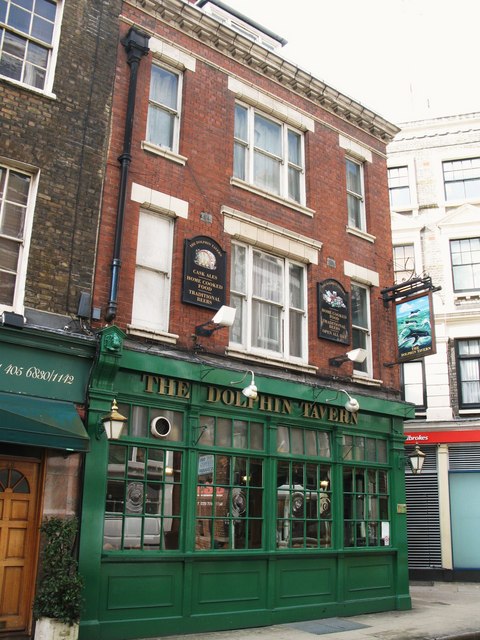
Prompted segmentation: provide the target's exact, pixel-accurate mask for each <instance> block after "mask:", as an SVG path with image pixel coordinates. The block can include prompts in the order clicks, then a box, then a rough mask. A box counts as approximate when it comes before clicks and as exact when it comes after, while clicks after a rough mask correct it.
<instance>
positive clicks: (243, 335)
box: [229, 242, 308, 364]
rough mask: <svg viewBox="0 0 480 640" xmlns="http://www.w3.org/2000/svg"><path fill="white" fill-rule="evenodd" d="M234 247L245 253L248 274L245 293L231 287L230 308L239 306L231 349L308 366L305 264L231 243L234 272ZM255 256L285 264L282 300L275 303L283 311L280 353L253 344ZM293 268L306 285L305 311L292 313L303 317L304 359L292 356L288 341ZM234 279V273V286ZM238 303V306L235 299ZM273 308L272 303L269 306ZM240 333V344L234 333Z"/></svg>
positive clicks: (303, 295) (304, 295) (232, 332)
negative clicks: (291, 269) (291, 270)
mask: <svg viewBox="0 0 480 640" xmlns="http://www.w3.org/2000/svg"><path fill="white" fill-rule="evenodd" d="M233 245H235V246H237V247H239V248H241V250H243V251H244V252H245V273H244V290H243V291H242V290H240V289H238V290H236V289H234V288H233V286H231V290H230V294H231V296H232V299H231V302H230V304H231V305H232V306H237V305H238V304H239V308H238V310H237V314H236V318H235V323H234V325H233V327H232V329H231V330H230V343H229V346H230V347H231V348H233V349H236V350H241V351H242V352H246V353H252V354H255V355H258V356H261V357H264V358H266V359H269V358H271V359H282V360H284V361H287V362H292V363H297V364H305V363H306V362H307V351H308V300H307V269H306V267H305V265H304V264H302V263H300V262H297V261H294V260H291V259H289V258H286V257H281V256H276V255H275V254H273V253H269V252H267V251H264V250H262V249H259V248H257V247H253V246H252V245H249V244H245V243H240V242H234V243H232V269H233V268H234V263H235V260H234V257H233V256H234V247H233ZM254 252H258V253H260V254H263V255H265V256H269V257H272V258H274V259H276V260H278V261H281V263H282V265H283V266H282V294H283V297H282V300H281V301H280V302H278V303H276V306H278V308H279V309H280V326H281V328H280V332H281V336H280V340H281V342H282V344H281V346H280V349H279V350H278V351H277V350H272V349H268V348H262V347H259V346H256V345H253V344H252V333H253V331H252V322H253V311H252V307H253V304H254V300H255V296H254V295H253V282H252V274H253V255H254ZM290 265H292V266H295V267H297V268H300V269H302V273H303V283H302V298H303V306H304V309H303V310H302V309H297V310H295V308H294V307H293V308H292V309H293V310H295V311H296V313H297V315H301V316H302V317H301V327H302V328H301V336H302V344H301V355H300V356H295V355H291V354H290V341H289V329H290V310H291V307H290V289H289V277H290ZM233 281H234V276H233V273H232V277H231V282H232V285H233ZM234 297H235V298H236V299H237V305H236V304H235V301H234V300H233V298H234ZM269 304H270V302H269ZM236 332H238V333H239V335H240V340H235V338H234V336H235V333H236Z"/></svg>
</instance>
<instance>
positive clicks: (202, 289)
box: [182, 236, 226, 310]
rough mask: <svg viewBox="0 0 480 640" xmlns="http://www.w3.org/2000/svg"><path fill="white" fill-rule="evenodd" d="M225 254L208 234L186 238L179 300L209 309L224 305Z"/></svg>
mask: <svg viewBox="0 0 480 640" xmlns="http://www.w3.org/2000/svg"><path fill="white" fill-rule="evenodd" d="M225 283H226V253H225V251H223V249H222V248H221V247H220V245H219V244H218V243H217V242H215V240H212V238H208V237H207V236H197V237H196V238H192V239H191V240H188V239H187V240H185V245H184V255H183V287H182V300H183V302H188V303H189V304H196V305H198V306H200V307H208V308H209V309H215V310H217V309H220V307H221V306H222V305H224V304H225V296H226V291H225Z"/></svg>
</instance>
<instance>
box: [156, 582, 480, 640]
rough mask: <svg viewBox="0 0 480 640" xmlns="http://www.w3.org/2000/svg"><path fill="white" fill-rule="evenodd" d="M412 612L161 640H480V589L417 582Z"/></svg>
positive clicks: (479, 586) (413, 588)
mask: <svg viewBox="0 0 480 640" xmlns="http://www.w3.org/2000/svg"><path fill="white" fill-rule="evenodd" d="M410 596H411V598H412V609H411V610H409V611H387V612H384V613H369V614H365V615H360V616H351V617H344V618H324V619H320V620H309V621H307V622H295V623H288V624H279V625H274V626H271V627H258V628H253V629H238V630H233V631H217V632H209V633H194V634H188V635H176V636H164V637H163V638H161V639H158V640H316V639H317V640H319V636H321V640H480V583H470V582H469V583H466V582H412V583H410Z"/></svg>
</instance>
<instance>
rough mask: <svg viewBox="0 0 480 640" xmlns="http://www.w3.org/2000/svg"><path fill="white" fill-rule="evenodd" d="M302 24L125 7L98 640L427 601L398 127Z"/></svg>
mask: <svg viewBox="0 0 480 640" xmlns="http://www.w3.org/2000/svg"><path fill="white" fill-rule="evenodd" d="M282 42H283V39H282V38H281V37H280V36H278V35H277V34H274V33H271V32H270V31H269V30H268V29H264V28H262V27H259V25H255V24H254V23H252V21H251V20H249V19H248V18H247V17H245V16H241V15H239V14H238V13H236V12H233V11H231V10H228V7H226V6H225V5H224V4H223V3H222V2H219V1H217V0H216V1H213V2H212V1H211V2H206V1H204V0H200V2H197V3H196V4H193V3H188V2H183V1H180V0H162V1H157V0H147V2H145V1H143V0H142V1H140V0H131V1H128V2H124V3H123V7H122V14H121V16H120V37H119V40H118V46H117V67H116V74H115V86H114V93H113V104H112V136H111V141H110V142H111V144H110V148H109V154H108V161H107V170H106V180H105V188H104V193H103V206H102V219H101V225H100V230H99V239H98V246H99V248H101V250H99V251H98V254H97V263H96V272H95V287H94V303H93V306H94V308H99V309H102V318H103V320H104V322H99V323H98V325H96V326H97V328H98V337H99V349H98V357H97V359H96V363H95V366H94V368H93V371H92V376H91V384H90V388H89V416H88V429H89V433H90V434H91V436H92V435H93V434H96V436H97V437H95V438H93V437H92V438H91V451H90V453H89V454H88V456H87V457H86V461H85V465H86V466H85V485H84V500H83V524H82V533H81V541H80V568H81V571H82V573H83V574H84V575H85V576H86V580H87V583H86V600H85V611H84V615H83V618H82V624H81V629H80V635H81V637H83V638H91V637H96V638H110V637H111V638H113V637H115V635H116V634H117V633H118V632H119V630H120V629H121V633H122V634H123V635H124V637H131V638H135V637H148V636H158V635H159V634H171V633H179V632H190V633H191V632H200V631H205V630H209V629H222V628H233V627H240V626H245V625H248V626H255V625H264V624H271V623H273V622H278V621H288V620H298V619H308V618H312V617H319V616H329V615H337V613H338V612H340V611H342V612H348V611H350V612H353V611H355V612H359V611H363V612H366V611H375V610H380V609H402V608H408V607H409V606H410V598H409V594H408V580H407V573H406V568H405V558H406V522H405V514H404V512H403V511H402V509H398V508H397V505H399V504H400V505H402V504H403V503H404V499H405V496H404V477H403V460H404V451H403V419H404V418H405V417H406V416H408V415H409V414H410V408H409V407H408V406H407V405H406V404H405V403H403V402H401V400H400V398H399V380H398V370H397V369H396V368H395V367H385V366H384V365H385V363H388V362H391V361H392V359H393V358H394V352H395V338H394V335H393V320H392V315H391V309H390V310H389V309H385V307H384V305H383V302H382V300H381V295H380V292H381V290H382V289H383V288H385V287H389V286H391V285H392V283H393V271H392V264H391V233H390V227H389V224H388V187H387V182H386V143H387V142H388V141H390V140H391V139H392V137H393V136H394V135H395V133H396V132H397V128H396V127H395V126H393V125H392V124H390V123H388V122H387V121H385V120H384V119H383V118H381V117H380V116H378V115H377V114H375V113H373V112H371V111H370V110H368V109H367V108H365V107H364V106H362V105H360V104H359V103H357V102H355V101H354V100H352V99H350V98H347V97H346V96H343V95H342V94H340V93H339V92H338V91H336V90H334V89H333V88H331V87H329V86H327V85H325V84H324V83H323V82H321V81H320V80H318V79H316V78H314V77H312V76H311V74H309V73H307V72H306V71H304V70H302V69H300V68H299V67H297V66H296V65H294V64H292V63H291V62H287V61H286V60H284V59H283V58H282V57H281V53H280V46H281V44H282ZM105 321H106V325H105ZM346 352H348V353H349V354H350V358H349V357H348V356H346V355H345V354H346ZM335 358H336V360H335ZM352 359H353V360H352ZM114 400H115V401H116V402H117V403H118V409H119V411H120V414H121V415H122V416H123V417H124V418H125V419H126V423H127V426H126V427H124V430H123V433H122V435H121V437H120V439H119V440H116V441H113V440H110V441H108V440H107V439H106V438H105V437H104V436H103V435H101V433H100V432H99V424H100V423H101V420H102V417H103V416H105V415H106V414H107V412H108V411H109V410H110V408H111V406H112V403H113V401H114ZM359 407H360V408H359ZM99 496H101V497H102V498H101V499H102V500H103V496H105V503H104V505H102V504H101V503H100V502H99ZM247 560H248V562H246V561H247ZM146 584H148V588H145V585H146ZM319 594H320V595H319ZM372 594H374V595H372Z"/></svg>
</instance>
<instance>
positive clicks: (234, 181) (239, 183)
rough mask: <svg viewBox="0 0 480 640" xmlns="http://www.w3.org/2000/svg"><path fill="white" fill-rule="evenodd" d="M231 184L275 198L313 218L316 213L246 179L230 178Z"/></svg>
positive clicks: (280, 202)
mask: <svg viewBox="0 0 480 640" xmlns="http://www.w3.org/2000/svg"><path fill="white" fill-rule="evenodd" d="M230 184H231V185H233V186H234V187H239V188H240V189H245V191H250V192H251V193H256V194H257V195H259V196H262V197H264V198H268V199H269V200H273V202H278V203H279V204H283V205H284V206H285V207H289V208H290V209H294V210H295V211H299V212H300V213H303V214H304V215H306V216H309V217H310V218H313V216H314V215H315V213H316V212H315V211H314V210H313V209H309V208H308V207H304V206H303V205H301V204H299V203H298V202H294V201H293V200H287V199H286V198H282V197H281V196H276V195H275V194H274V193H270V192H269V191H264V190H263V189H259V188H258V187H255V186H254V185H252V184H249V183H248V182H245V181H244V180H240V179H239V178H234V177H232V178H230Z"/></svg>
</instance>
